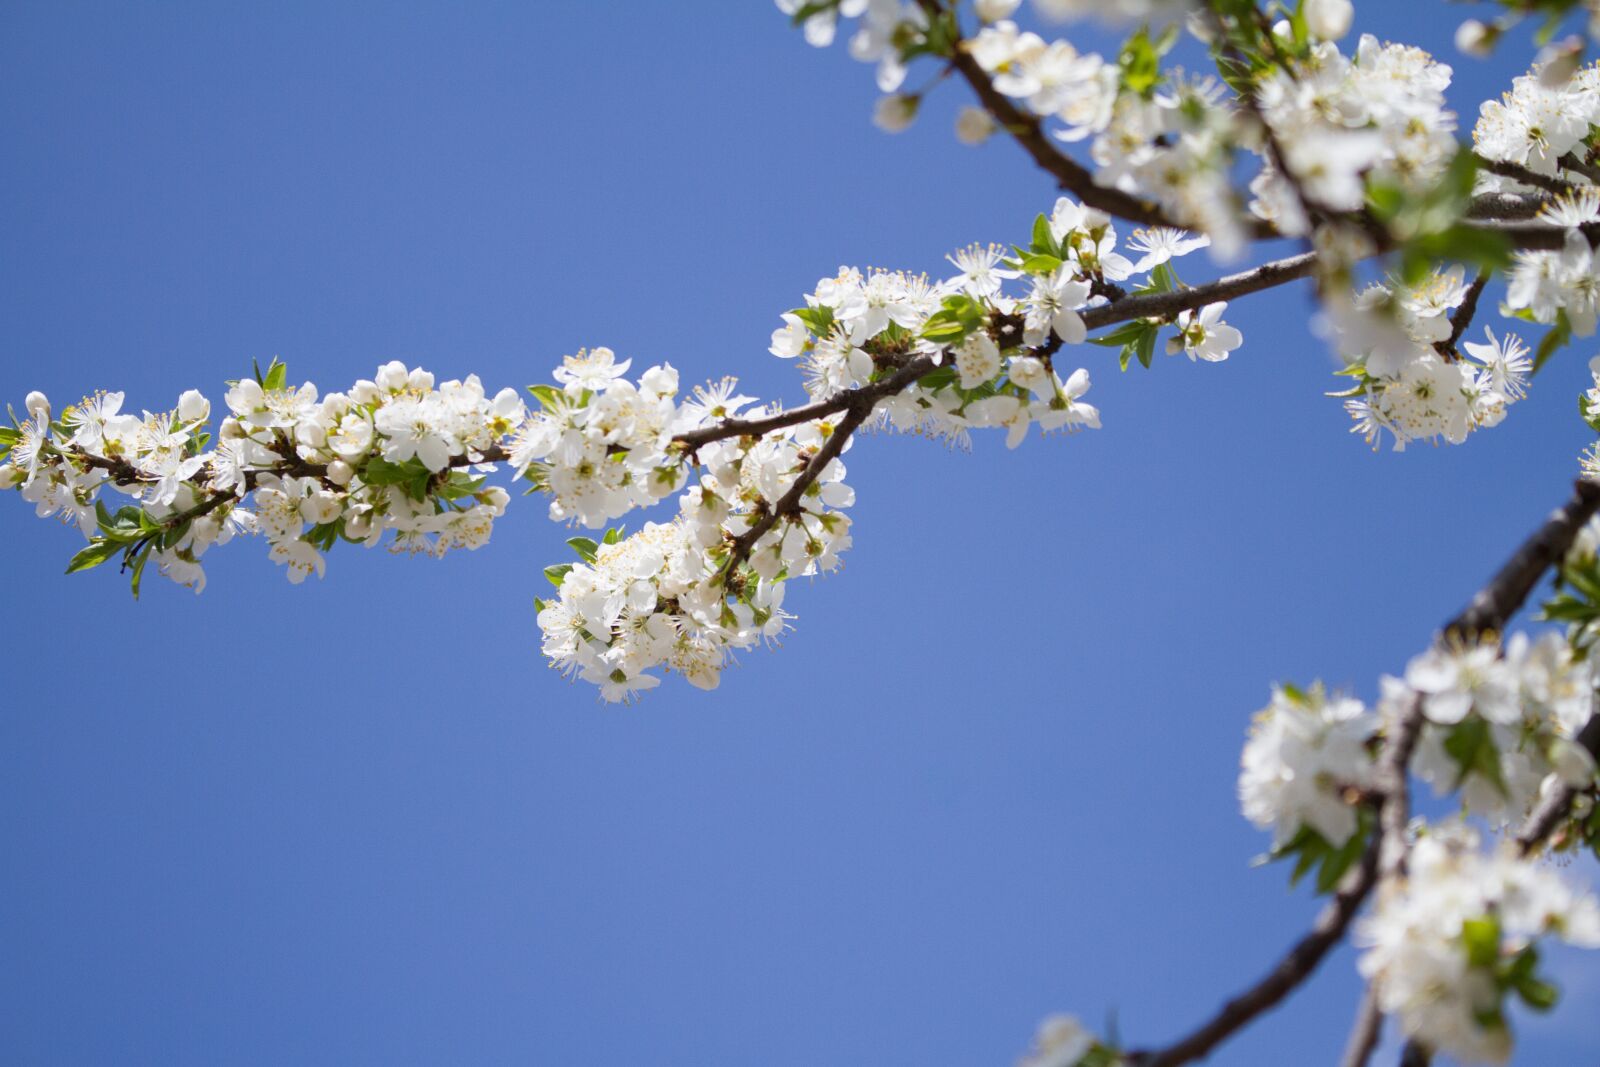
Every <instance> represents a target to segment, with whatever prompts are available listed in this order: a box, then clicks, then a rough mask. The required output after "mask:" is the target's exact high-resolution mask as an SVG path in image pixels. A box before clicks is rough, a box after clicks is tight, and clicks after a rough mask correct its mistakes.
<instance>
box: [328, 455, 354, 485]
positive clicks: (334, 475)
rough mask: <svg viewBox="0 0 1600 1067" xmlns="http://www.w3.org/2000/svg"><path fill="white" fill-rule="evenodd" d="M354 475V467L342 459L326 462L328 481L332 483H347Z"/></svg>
mask: <svg viewBox="0 0 1600 1067" xmlns="http://www.w3.org/2000/svg"><path fill="white" fill-rule="evenodd" d="M355 476H356V469H355V468H354V467H352V466H350V464H348V463H346V462H345V461H344V460H342V459H336V460H334V461H333V462H332V463H330V464H328V481H330V482H332V483H333V484H334V485H349V484H350V479H351V478H354V477H355Z"/></svg>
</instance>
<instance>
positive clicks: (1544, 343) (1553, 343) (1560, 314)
mask: <svg viewBox="0 0 1600 1067" xmlns="http://www.w3.org/2000/svg"><path fill="white" fill-rule="evenodd" d="M1570 340H1572V323H1571V321H1570V320H1569V319H1568V318H1567V312H1566V309H1565V308H1563V309H1561V310H1560V311H1557V312H1556V321H1555V325H1553V326H1551V327H1550V329H1549V330H1547V331H1545V335H1544V337H1542V338H1540V340H1539V347H1538V348H1537V349H1536V350H1535V351H1534V353H1533V373H1534V374H1538V373H1539V368H1541V367H1543V366H1544V365H1545V364H1546V363H1548V362H1550V357H1551V356H1553V355H1555V354H1556V353H1557V352H1559V351H1560V350H1561V349H1562V348H1563V347H1565V346H1566V344H1567V342H1568V341H1570Z"/></svg>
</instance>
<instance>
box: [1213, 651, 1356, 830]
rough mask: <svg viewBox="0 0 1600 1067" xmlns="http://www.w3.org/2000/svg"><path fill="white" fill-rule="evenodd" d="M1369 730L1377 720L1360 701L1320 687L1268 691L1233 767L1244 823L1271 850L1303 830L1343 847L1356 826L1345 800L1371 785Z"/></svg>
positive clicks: (1352, 808) (1351, 806) (1353, 809)
mask: <svg viewBox="0 0 1600 1067" xmlns="http://www.w3.org/2000/svg"><path fill="white" fill-rule="evenodd" d="M1377 729H1378V717H1377V716H1376V715H1375V714H1373V713H1372V712H1370V711H1368V710H1367V708H1366V706H1365V705H1364V704H1362V703H1361V701H1359V700H1356V699H1354V698H1353V697H1349V696H1344V695H1341V694H1329V693H1328V692H1327V690H1326V689H1325V688H1324V687H1323V686H1322V684H1321V683H1320V682H1318V683H1316V684H1315V685H1313V686H1311V687H1310V688H1309V689H1307V690H1304V691H1302V690H1300V689H1296V688H1294V687H1293V686H1276V687H1274V688H1273V691H1272V703H1270V704H1268V705H1267V706H1266V707H1265V708H1263V709H1262V710H1261V711H1259V712H1257V713H1256V716H1255V719H1254V720H1253V722H1252V725H1251V728H1250V739H1249V740H1248V741H1247V742H1246V743H1245V746H1244V754H1243V756H1242V757H1241V759H1240V765H1241V770H1240V773H1239V803H1240V806H1241V807H1242V808H1243V809H1244V815H1245V818H1247V819H1249V820H1250V821H1251V822H1252V823H1254V824H1255V825H1256V826H1259V827H1261V828H1262V829H1271V830H1272V832H1273V833H1272V846H1273V848H1274V849H1280V848H1282V847H1283V846H1285V845H1287V844H1289V842H1290V841H1292V840H1293V839H1294V838H1295V837H1296V836H1297V835H1298V834H1300V833H1301V831H1302V830H1303V829H1305V828H1306V827H1309V828H1311V829H1312V830H1315V831H1316V832H1317V833H1318V834H1320V835H1322V838H1323V840H1324V841H1326V842H1327V843H1328V844H1330V845H1333V846H1335V847H1338V846H1342V845H1343V844H1345V842H1347V841H1349V840H1350V838H1351V836H1352V835H1353V834H1354V833H1355V832H1356V828H1357V825H1358V820H1357V817H1356V807H1355V805H1354V804H1353V803H1352V796H1355V797H1359V795H1360V791H1361V790H1364V789H1365V788H1367V786H1369V785H1370V784H1371V781H1372V753H1371V749H1370V747H1369V744H1368V743H1369V742H1370V741H1371V740H1372V737H1373V735H1374V734H1375V733H1376V732H1377Z"/></svg>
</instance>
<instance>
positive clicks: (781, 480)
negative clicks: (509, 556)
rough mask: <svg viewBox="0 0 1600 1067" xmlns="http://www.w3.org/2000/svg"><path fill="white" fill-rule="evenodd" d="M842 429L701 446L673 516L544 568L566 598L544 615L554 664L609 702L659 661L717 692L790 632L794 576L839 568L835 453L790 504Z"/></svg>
mask: <svg viewBox="0 0 1600 1067" xmlns="http://www.w3.org/2000/svg"><path fill="white" fill-rule="evenodd" d="M841 432H845V431H841V430H840V429H839V428H838V425H837V421H836V420H832V419H821V420H817V421H815V422H806V423H802V424H800V425H798V426H794V427H785V428H782V429H779V430H774V431H772V432H770V433H767V434H764V435H762V436H760V437H736V438H727V439H723V440H719V441H715V442H712V443H710V444H707V445H703V446H701V447H700V448H699V449H698V453H697V460H698V463H699V464H700V465H701V467H700V475H699V479H698V482H697V484H695V485H693V486H691V487H690V488H689V489H687V490H686V491H685V492H684V493H683V494H682V496H681V497H680V498H679V513H678V515H677V516H676V517H675V518H674V519H673V520H672V521H671V522H667V523H649V524H647V525H646V526H645V527H644V528H643V529H641V530H640V531H638V532H637V533H635V534H633V535H631V536H629V537H626V538H624V537H621V536H620V533H613V534H609V535H608V536H607V540H606V541H605V542H603V543H600V544H593V543H592V542H588V543H586V542H583V541H582V540H581V539H580V540H578V541H574V542H573V545H574V547H575V548H577V549H578V551H579V554H580V556H581V557H582V562H579V563H577V564H573V565H571V566H570V567H565V566H564V567H559V568H552V569H551V570H550V571H547V572H546V573H548V574H550V576H551V579H552V580H553V581H555V582H556V583H557V587H558V593H559V596H558V598H557V599H556V600H554V601H552V602H550V603H547V604H544V605H542V606H541V609H540V612H539V628H540V630H541V631H542V632H543V634H544V645H543V650H544V654H545V656H546V657H547V658H548V659H549V660H550V662H551V665H552V666H554V667H555V668H557V669H558V670H561V671H562V672H563V673H565V674H567V675H569V676H575V677H578V678H580V679H582V680H583V681H587V682H590V683H592V684H594V685H597V686H599V688H600V694H601V696H602V697H603V698H605V699H606V700H610V701H617V700H625V699H628V698H629V697H631V696H632V695H633V694H635V693H637V692H639V691H641V690H644V689H650V688H653V687H654V686H656V685H657V684H659V678H658V677H657V676H655V675H652V674H649V673H647V672H649V671H650V670H651V669H653V668H656V667H664V668H666V669H668V670H672V671H676V672H678V673H680V674H682V675H683V676H684V677H685V678H686V679H687V680H688V681H689V682H690V683H691V684H692V685H695V686H698V687H699V688H701V689H712V688H715V687H716V686H717V684H718V682H719V680H720V677H721V672H722V669H723V667H724V666H726V665H727V663H728V662H729V660H730V658H731V656H732V655H733V653H734V652H736V651H738V650H741V649H746V648H750V647H752V646H754V645H757V644H759V643H761V642H762V641H764V640H771V639H775V638H777V637H778V636H779V635H780V634H781V633H782V632H783V631H784V630H785V629H786V628H787V622H788V620H789V619H790V618H791V616H789V615H788V614H787V613H785V612H784V611H783V610H782V605H783V593H784V581H785V579H787V578H791V577H796V576H805V575H813V574H818V573H823V572H827V571H831V570H834V569H836V568H837V567H838V566H839V565H840V555H841V553H843V552H844V551H845V550H846V549H847V548H849V546H850V519H849V516H848V515H846V514H845V513H844V511H843V510H842V509H844V508H848V507H849V506H850V505H851V504H852V503H854V501H855V493H854V491H853V490H851V489H850V487H849V486H847V485H846V484H845V483H844V474H845V469H844V465H843V464H842V463H841V462H840V461H839V460H838V459H837V458H831V459H828V460H826V461H825V462H823V463H822V465H821V466H820V468H819V469H817V470H816V471H815V472H814V480H812V481H811V482H810V483H809V485H807V486H806V488H805V489H804V490H803V491H802V492H801V493H800V495H799V498H798V500H796V501H794V503H793V505H792V507H788V508H784V509H783V510H781V511H780V510H779V509H780V507H781V506H782V503H783V500H784V498H785V496H786V494H788V492H789V490H790V489H791V488H792V487H793V486H794V485H795V483H796V481H797V479H799V478H800V476H801V475H802V474H803V473H805V472H806V471H807V469H808V467H810V465H811V464H812V463H813V462H816V461H817V458H818V456H819V453H821V451H822V449H823V448H824V447H825V446H826V444H827V442H828V440H829V438H831V437H833V436H834V435H835V434H837V433H841ZM763 523H765V524H766V525H765V528H764V529H761V530H760V531H759V532H757V528H758V527H759V526H761V525H762V524H763Z"/></svg>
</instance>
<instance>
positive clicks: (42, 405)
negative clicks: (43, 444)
mask: <svg viewBox="0 0 1600 1067" xmlns="http://www.w3.org/2000/svg"><path fill="white" fill-rule="evenodd" d="M24 403H25V404H27V407H28V414H29V415H32V416H34V417H35V418H43V419H49V418H50V398H49V397H47V396H45V395H44V394H43V393H41V392H39V390H37V389H35V390H34V391H33V392H31V393H29V394H28V399H27V400H26V401H24Z"/></svg>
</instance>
